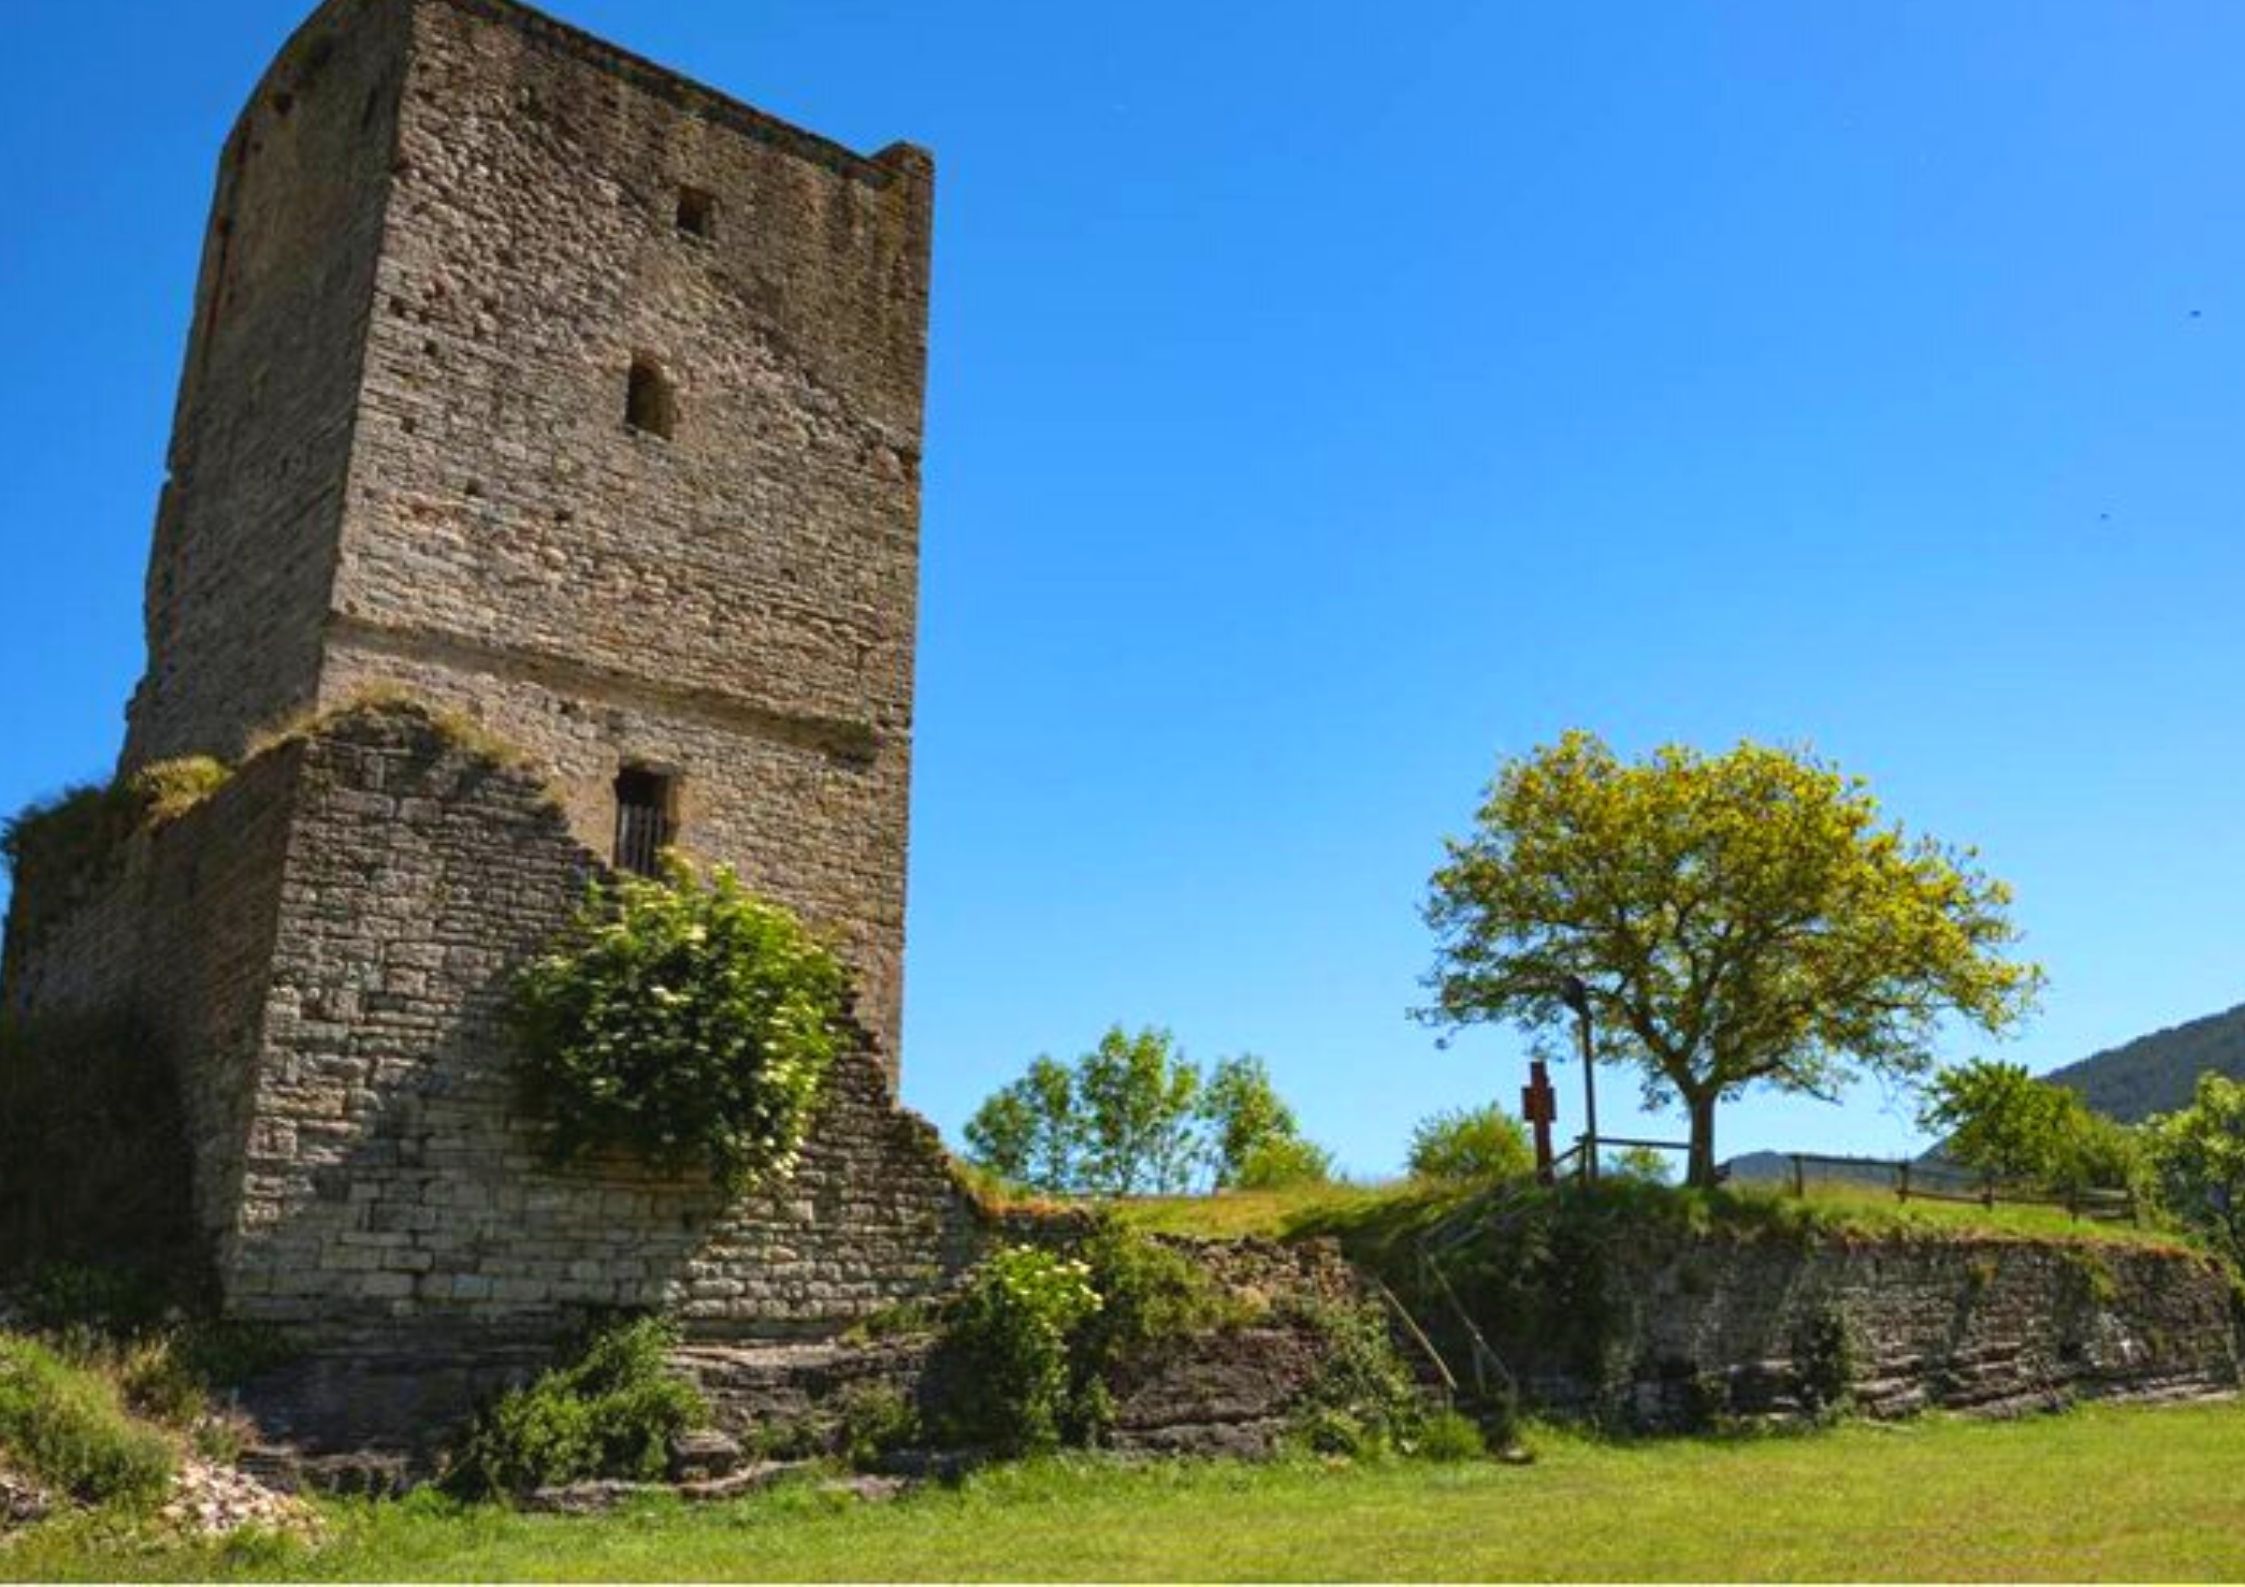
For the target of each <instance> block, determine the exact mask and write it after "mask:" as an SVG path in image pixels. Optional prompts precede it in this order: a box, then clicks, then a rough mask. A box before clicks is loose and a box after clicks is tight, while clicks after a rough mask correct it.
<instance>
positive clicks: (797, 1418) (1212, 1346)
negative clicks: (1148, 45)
mask: <svg viewBox="0 0 2245 1587" xmlns="http://www.w3.org/2000/svg"><path fill="white" fill-rule="evenodd" d="M1012 1232H1013V1233H1014V1234H1015V1235H1016V1236H1020V1235H1029V1236H1037V1235H1046V1236H1049V1237H1051V1238H1055V1239H1067V1238H1072V1237H1073V1236H1074V1235H1076V1234H1079V1233H1081V1232H1082V1224H1081V1221H1080V1220H1074V1219H1061V1220H1048V1221H1047V1222H1046V1223H1045V1224H1044V1225H1043V1226H1039V1225H1038V1224H1036V1223H1032V1222H1024V1223H1023V1224H1021V1225H1019V1226H1017V1227H1016V1228H1015V1229H1014V1230H1013V1231H1012ZM1162 1243H1164V1244H1168V1245H1171V1246H1173V1247H1175V1248H1177V1249H1180V1250H1183V1251H1185V1252H1186V1253H1187V1254H1188V1255H1190V1256H1191V1257H1192V1259H1193V1260H1194V1262H1195V1264H1196V1265H1197V1266H1199V1267H1200V1269H1201V1270H1202V1271H1203V1272H1204V1273H1205V1274H1206V1275H1207V1276H1208V1277H1209V1279H1210V1280H1211V1281H1212V1282H1213V1283H1215V1284H1216V1285H1217V1286H1218V1287H1219V1288H1220V1289H1222V1290H1224V1291H1226V1292H1228V1293H1229V1294H1230V1295H1231V1297H1232V1298H1233V1299H1234V1300H1236V1301H1238V1302H1241V1303H1243V1309H1244V1310H1245V1312H1246V1314H1247V1316H1248V1317H1249V1318H1251V1319H1252V1320H1249V1321H1244V1322H1241V1323H1237V1324H1233V1325H1229V1326H1224V1327H1217V1328H1211V1329H1207V1330H1205V1331H1202V1332H1198V1333H1193V1334H1187V1335H1182V1336H1179V1337H1177V1338H1174V1339H1169V1340H1164V1341H1161V1342H1160V1343H1159V1344H1157V1345H1156V1346H1155V1347H1154V1348H1153V1349H1152V1350H1150V1351H1149V1352H1148V1353H1146V1354H1145V1355H1144V1356H1142V1357H1140V1358H1139V1359H1137V1360H1133V1361H1128V1362H1125V1363H1124V1364H1123V1365H1122V1368H1121V1369H1120V1371H1119V1373H1118V1375H1117V1377H1116V1378H1115V1379H1114V1381H1112V1382H1111V1383H1110V1385H1109V1386H1110V1388H1111V1389H1112V1390H1113V1393H1114V1420H1113V1422H1112V1424H1111V1426H1110V1428H1109V1431H1108V1435H1107V1443H1108V1446H1109V1447H1111V1448H1114V1449H1118V1450H1124V1451H1138V1452H1143V1453H1149V1454H1182V1455H1237V1456H1246V1457H1250V1458H1252V1457H1260V1456H1267V1455H1269V1454H1270V1453H1272V1452H1273V1450H1274V1449H1275V1448H1276V1446H1277V1444H1278V1442H1279V1440H1280V1438H1281V1437H1282V1436H1283V1435H1284V1434H1285V1433H1286V1431H1287V1429H1288V1427H1289V1425H1290V1423H1291V1419H1292V1415H1293V1412H1294V1409H1295V1407H1296V1405H1297V1404H1298V1403H1299V1401H1300V1400H1301V1398H1302V1395H1303V1393H1304V1391H1306V1390H1307V1389H1308V1388H1309V1387H1310V1385H1311V1383H1312V1382H1313V1381H1314V1380H1315V1379H1316V1377H1317V1375H1318V1372H1319V1370H1320V1369H1321V1368H1322V1367H1323V1366H1324V1364H1325V1362H1326V1359H1327V1356H1328V1354H1329V1345H1328V1343H1327V1340H1326V1337H1325V1335H1324V1334H1323V1333H1322V1332H1321V1331H1320V1330H1319V1328H1318V1327H1317V1325H1316V1324H1315V1322H1314V1321H1313V1320H1312V1317H1313V1315H1314V1313H1316V1312H1317V1311H1318V1310H1319V1309H1320V1308H1323V1307H1333V1306H1352V1305H1364V1304H1367V1303H1369V1302H1371V1300H1372V1298H1373V1296H1372V1291H1371V1289H1370V1288H1369V1286H1368V1285H1367V1284H1366V1282H1365V1280H1364V1278H1363V1276H1362V1275H1361V1274H1360V1273H1358V1272H1357V1270H1356V1269H1354V1268H1353V1267H1351V1266H1350V1265H1349V1264H1348V1263H1347V1261H1345V1260H1344V1259H1343V1258H1342V1256H1341V1254H1340V1251H1339V1248H1338V1247H1336V1246H1335V1245H1334V1244H1333V1243H1332V1242H1330V1241H1323V1240H1312V1241H1304V1242H1301V1243H1299V1244H1280V1243H1278V1242H1275V1241H1268V1240H1239V1241H1222V1240H1165V1241H1163V1242H1162ZM933 1346H934V1340H933V1338H932V1336H930V1335H928V1334H926V1333H921V1334H917V1335H913V1336H910V1337H897V1338H887V1339H876V1340H869V1341H863V1342H855V1343H851V1342H841V1341H827V1342H823V1343H804V1344H776V1345H745V1346H744V1345H692V1346H688V1347H687V1348H685V1349H683V1350H681V1351H679V1352H678V1354H677V1356H676V1357H675V1360H676V1362H677V1364H678V1366H679V1368H680V1370H681V1371H682V1372H683V1373H684V1374H685V1375H686V1376H687V1377H689V1378H690V1379H692V1380H693V1382H694V1383H695V1384H696V1386H697V1387H699V1388H700V1389H701V1391H702V1393H703V1394H704V1395H705V1396H706V1397H707V1398H708V1400H709V1402H710V1405H711V1409H712V1411H713V1412H714V1414H715V1417H716V1421H717V1424H718V1425H719V1426H720V1427H721V1428H723V1429H724V1430H725V1431H726V1432H728V1433H730V1434H732V1435H733V1436H734V1437H735V1438H737V1439H739V1440H740V1441H741V1442H742V1444H743V1445H745V1446H747V1447H749V1448H752V1449H762V1450H765V1451H774V1450H777V1451H779V1452H783V1453H789V1454H794V1453H802V1452H806V1451H829V1450H833V1449H836V1448H838V1447H839V1443H840V1440H841V1437H842V1429H843V1422H844V1418H845V1417H846V1416H847V1415H848V1413H849V1407H850V1404H851V1402H852V1401H853V1400H854V1399H857V1398H859V1397H861V1396H864V1395H867V1394H876V1393H877V1394H882V1395H886V1396H893V1397H895V1398H898V1399H902V1400H905V1401H916V1400H917V1401H923V1403H924V1400H925V1397H926V1396H927V1394H928V1392H929V1391H930V1390H931V1389H933V1387H934V1385H933V1383H932V1381H931V1380H930V1378H929V1371H930V1359H931V1354H932V1351H933Z"/></svg>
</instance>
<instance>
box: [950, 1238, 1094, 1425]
mask: <svg viewBox="0 0 2245 1587" xmlns="http://www.w3.org/2000/svg"><path fill="white" fill-rule="evenodd" d="M1100 1305H1101V1301H1100V1297H1099V1291H1098V1290H1097V1289H1095V1288H1093V1287H1092V1281H1091V1265H1090V1264H1089V1263H1088V1262H1084V1261H1081V1260H1078V1259H1076V1258H1073V1257H1064V1256H1061V1255H1058V1254H1057V1253H1055V1252H1052V1251H1047V1250H1044V1249H1042V1248H1040V1247H1038V1246H1031V1245H1016V1246H1007V1247H1005V1248H1003V1249H1001V1250H999V1251H998V1252H996V1253H995V1254H993V1255H992V1256H991V1257H990V1258H989V1260H987V1261H986V1262H984V1263H983V1264H982V1266H981V1267H980V1268H979V1269H978V1270H977V1271H976V1273H975V1276H974V1280H973V1282H972V1283H970V1284H969V1285H968V1286H967V1288H966V1290H965V1291H964V1292H963V1293H962V1294H961V1295H960V1296H959V1297H958V1299H957V1300H956V1301H954V1302H953V1303H952V1307H951V1314H950V1316H949V1318H948V1319H947V1321H948V1328H947V1330H946V1332H945V1335H944V1343H943V1351H942V1355H943V1359H942V1361H941V1362H940V1364H939V1367H938V1372H939V1375H940V1376H942V1377H944V1378H946V1379H947V1380H948V1381H949V1383H950V1385H951V1387H952V1390H953V1392H952V1393H951V1394H949V1395H948V1396H946V1398H945V1402H944V1405H943V1409H942V1411H941V1413H940V1414H939V1416H938V1418H937V1431H938V1432H939V1433H940V1434H941V1435H942V1436H943V1437H944V1438H945V1439H946V1441H947V1442H951V1443H955V1444H963V1445H972V1446H983V1447H987V1448H991V1449H995V1450H996V1451H998V1452H999V1453H1001V1454H1006V1455H1027V1454H1034V1453H1036V1452H1038V1451H1040V1450H1047V1449H1052V1448H1054V1447H1056V1446H1057V1445H1058V1444H1059V1443H1060V1440H1061V1435H1062V1433H1063V1431H1064V1430H1065V1428H1066V1425H1067V1423H1068V1422H1069V1421H1071V1420H1072V1419H1073V1418H1072V1405H1071V1396H1072V1390H1073V1384H1072V1382H1071V1377H1070V1373H1069V1359H1068V1344H1069V1336H1070V1335H1071V1334H1073V1333H1074V1332H1075V1331H1076V1329H1077V1327H1078V1325H1080V1324H1081V1323H1083V1322H1084V1321H1085V1320H1087V1319H1088V1318H1090V1317H1091V1316H1092V1314H1093V1313H1095V1312H1097V1311H1098V1310H1099V1309H1100Z"/></svg>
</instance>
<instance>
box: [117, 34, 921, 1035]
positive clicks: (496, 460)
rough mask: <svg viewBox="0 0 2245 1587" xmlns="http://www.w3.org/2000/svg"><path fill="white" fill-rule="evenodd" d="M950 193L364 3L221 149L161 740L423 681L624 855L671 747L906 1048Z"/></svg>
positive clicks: (766, 120)
mask: <svg viewBox="0 0 2245 1587" xmlns="http://www.w3.org/2000/svg"><path fill="white" fill-rule="evenodd" d="M932 190H933V172H932V166H931V164H930V162H929V160H928V157H927V156H926V155H925V154H924V153H923V152H922V151H920V150H917V149H914V148H911V147H909V146H906V145H901V144H900V145H897V146H895V147H892V148H890V149H888V150H885V151H883V152H882V153H881V154H879V155H877V156H874V157H871V158H866V157H862V156H859V155H856V154H853V153H851V152H849V151H848V150H846V149H843V148H841V147H839V146H838V145H835V144H832V143H829V142H827V141H825V140H823V139H821V138H818V137H815V136H813V135H811V134H809V133H805V132H802V131H800V130H798V129H796V128H792V127H789V126H787V125H785V124H784V123H781V122H778V121H775V120H773V119H772V118H770V117H767V116H764V115H762V114H760V113H758V112H756V111H754V110H751V109H749V108H748V107H746V106H744V105H740V104H738V103H736V102H734V101H732V100H729V99H727V98H725V97H723V96H722V95H719V94H716V93H713V92H711V91H710V90H708V89H705V88H701V87H699V86H698V85H695V84H692V83H689V82H686V81H684V80H683V79H680V78H677V77H674V76H672V75H670V74H668V73H665V72H663V71H661V70H659V69H657V68H655V67H652V66H650V65H648V64H647V63H646V62H644V61H640V60H638V59H636V58H634V57H631V56H628V55H626V54H624V53H623V52H622V51H619V50H617V49H615V48H613V47H612V46H609V45H606V44H603V43H601V42H600V41H598V40H596V39H593V38H590V37H588V36H587V35H585V34H582V33H580V32H577V31H576V30H574V29H571V28H568V27H565V26H563V25H561V24H559V23H556V22H553V21H552V20H550V19H548V18H545V17H543V16H541V15H539V14H537V13H535V12H532V11H529V10H528V9H526V8H524V7H521V6H517V5H514V4H511V3H509V0H403V3H399V0H329V3H327V4H326V5H324V6H322V7H321V8H320V9H319V10H318V11H317V12H316V13H315V14H314V15H313V16H312V17H311V18H310V19H309V20H308V21H307V22H306V23H305V24H304V26H303V27H302V28H301V29H300V30H299V31H298V33H297V34H296V36H295V37H294V38H293V39H292V40H291V41H290V42H289V44H288V46H287V47H286V48H285V49H284V50H283V51H282V52H281V54H280V56H279V57H278V58H277V59H276V60H275V61H274V63H273V65H272V67H271V68H270V69H269V70H268V72H267V73H266V76H265V78H264V80H263V82H262V83H261V84H260V86H259V88H258V90H257V92H256V93H255V94H254V95H253V96H252V97H251V99H250V102H249V104H248V106H247V107H246V108H245V109H244V111H243V112H242V116H241V119H240V121H239V122H238V123H237V125H236V127H235V129H234V131H233V133H232V135H231V137H230V138H229V139H228V142H227V146H226V151H225V154H224V157H223V158H222V160H221V162H220V169H219V174H218V182H217V188H216V192H215V194H214V197H213V201H212V209H211V225H210V234H209V240H208V242H207V244H206V247H205V251H204V258H203V269H202V279H201V283H200V285H199V287H198V290H197V307H196V313H195V317H194V321H193V330H192V333H191V336H190V340H189V346H188V350H187V359H186V369H185V373H184V375H183V378H182V381H181V386H180V392H179V404H178V411H177V415H176V418H175V422H174V438H173V443H172V454H171V467H172V479H171V483H170V484H169V486H168V487H167V488H166V491H165V494H164V499H163V502H162V504H161V506H160V509H159V512H158V523H157V533H156V543H155V548H154V552H153V554H152V556H151V559H150V564H149V576H148V590H147V630H148V649H149V665H148V671H147V675H146V677H145V678H144V680H143V682H142V684H141V687H140V690H139V692H138V694H137V695H136V697H135V699H134V702H133V707H132V710H131V731H130V734H129V738H128V742H127V746H126V751H125V756H124V764H125V766H126V768H128V769H130V768H132V767H136V766H139V765H143V764H146V763H147V762H149V761H151V760H155V759H159V758H163V757H167V756H174V755H183V754H190V753H211V754H216V755H219V756H220V757H222V758H230V757H233V756H236V755H238V754H239V753H240V752H241V751H242V749H243V747H244V745H245V744H246V743H247V742H248V741H249V739H250V737H251V735H252V734H253V733H254V732H255V731H256V730H257V729H259V728H260V727H263V726H265V725H268V724H270V723H272V722H275V721H277V720H280V719H281V718H284V717H286V716H287V715H289V714H290V713H291V712H294V711H297V710H301V709H305V708H309V707H315V706H330V705H333V704H336V703H337V702H339V701H342V700H344V699H346V698H348V697H349V696H350V695H351V694H352V693H353V692H354V691H356V690H359V689H362V688H364V687H366V686H368V685H370V684H377V683H390V684H397V685H402V686H404V687H406V688H408V689H410V690H412V691H414V692H416V693H418V694H420V695H422V696H425V697H428V698H432V699H437V700H440V701H443V702H445V703H447V704H451V705H455V706H457V707H459V708H461V709H463V710H465V711H467V712H468V713H470V714H471V715H474V716H477V717H479V718H481V719H483V720H485V721H486V722H488V723H489V724H490V725H491V726H492V727H493V728H495V729H496V730H497V731H499V732H500V733H501V734H503V735H504V736H505V737H507V738H508V739H510V740H512V741H513V742H516V743H518V744H520V745H522V746H523V747H524V748H525V749H527V750H528V751H530V752H531V753H532V754H533V755H534V756H536V757H537V759H538V760H539V762H540V763H541V765H542V766H543V767H544V768H545V769H546V770H547V772H548V773H549V775H550V776H551V777H552V779H553V781H554V782H555V784H556V786H557V788H558V790H559V792H560V796H561V801H562V805H563V808H564V810H565V811H566V814H567V817H568V821H569V824H570V826H571V827H572V828H573V829H574V830H575V831H576V832H577V834H578V836H579V837H581V838H583V839H584V840H585V841H586V842H587V843H588V844H590V845H592V846H593V847H595V848H596V849H601V850H603V851H605V848H606V845H607V844H608V843H609V842H610V840H611V837H612V833H613V830H614V825H615V799H614V781H615V778H616V776H617V773H618V770H619V768H620V767H622V766H625V765H643V766H648V767H652V768H656V769H658V770H661V771H664V772H667V773H671V774H673V775H674V776H675V777H676V778H677V787H676V803H677V810H676V814H677V817H678V822H679V826H678V838H679V841H680V843H681V846H683V847H684V848H686V849H687V850H688V851H689V852H691V853H694V854H696V855H698V856H700V857H702V858H704V859H707V860H710V861H715V862H722V863H726V864H730V865H732V866H734V867H735V868H736V869H737V870H739V871H740V873H741V874H742V875H743V876H744V877H746V878H748V879H749V880H750V881H751V882H752V884H753V885H755V886H756V887H757V888H758V889H759V890H761V891H764V892H766V893H768V894H770V895H772V896H774V897H777V898H780V899H782V900H783V901H785V902H787V903H789V904H791V905H793V906H795V907H796V908H797V909H799V910H800V911H802V912H803V913H804V914H805V915H806V916H808V917H809V918H811V919H812V920H814V921H817V922H820V923H822V924H824V925H827V926H829V927H831V928H832V929H833V930H834V931H836V932H837V933H838V934H839V936H840V938H841V941H842V946H843V949H844V952H845V954H846V956H847V957H848V958H849V959H850V961H851V963H852V965H853V967H854V968H855V970H856V971H857V974H858V977H859V980H860V983H861V985H862V988H863V992H864V1001H863V1004H862V1008H861V1013H862V1017H863V1018H864V1021H865V1024H866V1026H867V1028H868V1030H869V1031H871V1032H872V1033H873V1035H874V1037H875V1039H876V1043H877V1045H878V1049H879V1051H880V1053H881V1055H882V1057H883V1060H884V1062H886V1063H887V1064H888V1065H889V1066H890V1067H891V1070H892V1078H893V1070H894V1066H895V1063H896V1054H897V1036H898V1018H899V1011H900V1008H901V974H902V964H903V929H904V872H905V821H906V796H907V787H908V773H909V762H910V734H911V719H912V707H911V701H912V657H913V642H914V632H915V605H916V598H917V591H916V585H917V577H918V523H919V475H920V433H921V389H922V381H923V375H924V368H925V362H926V323H927V287H928V255H929V240H930V229H931V215H932ZM688 192H691V193H693V194H696V195H699V197H700V199H701V200H702V201H703V202H704V203H705V206H706V210H707V220H706V224H704V225H703V226H702V228H701V234H695V233H694V232H692V231H690V230H688V229H686V228H685V227H683V226H682V225H681V202H682V195H684V194H686V193H688ZM635 363H638V364H643V365H652V366H657V367H659V368H660V371H661V373H662V376H663V378H664V379H665V380H667V381H668V382H669V384H670V385H671V387H672V388H673V390H674V393H675V406H676V417H675V424H674V427H673V430H672V433H671V434H669V435H668V436H662V435H658V434H653V433H649V432H647V431H645V430H641V429H635V428H633V427H632V426H631V425H629V424H627V422H626V409H627V390H628V388H629V385H630V379H631V371H632V369H633V367H634V365H635Z"/></svg>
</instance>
